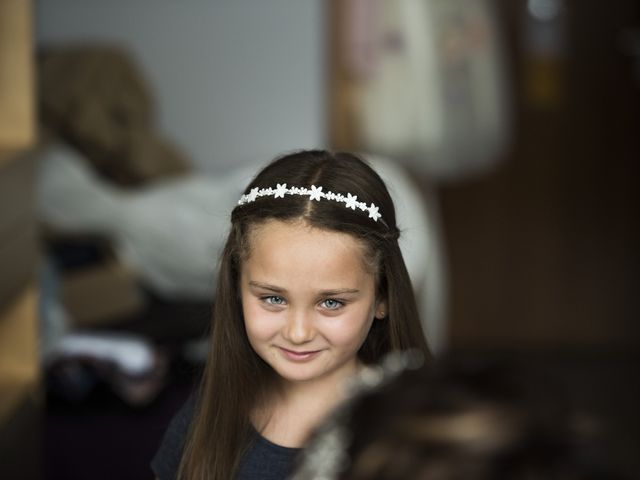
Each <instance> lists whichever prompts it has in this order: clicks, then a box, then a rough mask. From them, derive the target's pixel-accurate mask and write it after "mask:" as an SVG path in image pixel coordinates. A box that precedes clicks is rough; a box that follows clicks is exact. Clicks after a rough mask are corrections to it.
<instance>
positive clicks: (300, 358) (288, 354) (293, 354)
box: [278, 347, 322, 362]
mask: <svg viewBox="0 0 640 480" xmlns="http://www.w3.org/2000/svg"><path fill="white" fill-rule="evenodd" d="M278 348H279V350H280V352H282V355H283V356H284V357H285V358H286V359H287V360H291V361H293V362H307V361H309V360H312V359H313V358H315V357H317V356H318V355H319V354H320V352H321V351H322V350H308V351H303V352H299V351H295V350H289V349H287V348H283V347H278Z"/></svg>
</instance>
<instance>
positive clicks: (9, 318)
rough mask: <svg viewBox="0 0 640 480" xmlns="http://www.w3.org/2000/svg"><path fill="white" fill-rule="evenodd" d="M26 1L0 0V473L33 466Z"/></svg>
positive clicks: (32, 470)
mask: <svg viewBox="0 0 640 480" xmlns="http://www.w3.org/2000/svg"><path fill="white" fill-rule="evenodd" d="M31 9H32V3H31V2H30V1H28V0H0V451H1V452H2V458H3V460H2V461H0V478H39V473H40V472H39V471H38V469H39V463H40V462H39V455H40V450H39V444H40V441H39V432H40V424H41V411H42V407H41V404H42V402H41V400H40V393H39V392H40V389H39V376H40V375H39V370H40V369H39V358H38V337H37V330H38V328H37V327H38V322H37V306H38V288H37V281H36V278H35V265H36V256H37V255H36V238H35V237H36V234H35V225H36V222H35V208H34V198H33V197H34V195H33V186H34V173H35V169H34V165H33V163H32V161H30V160H29V158H28V155H27V151H28V149H29V148H31V147H32V146H33V145H34V143H35V138H36V129H35V120H34V117H35V111H34V110H35V109H34V104H35V95H34V71H33V70H34V69H33V53H32V52H33V40H32V39H33V35H32V11H31ZM5 455H6V457H5ZM8 458H10V459H11V460H10V461H5V459H8Z"/></svg>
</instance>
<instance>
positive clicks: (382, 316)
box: [378, 310, 386, 318]
mask: <svg viewBox="0 0 640 480" xmlns="http://www.w3.org/2000/svg"><path fill="white" fill-rule="evenodd" d="M385 315H386V312H385V311H384V310H380V311H379V312H378V318H384V316H385Z"/></svg>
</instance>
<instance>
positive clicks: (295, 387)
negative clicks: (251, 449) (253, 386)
mask: <svg viewBox="0 0 640 480" xmlns="http://www.w3.org/2000/svg"><path fill="white" fill-rule="evenodd" d="M358 369H359V366H358V368H357V369H354V372H353V374H355V373H356V372H357V370H358ZM349 378H350V377H349ZM347 381H348V378H344V377H340V378H337V379H335V378H333V379H332V378H326V379H323V380H322V381H320V380H315V381H311V382H287V381H283V382H282V383H281V384H280V386H279V387H280V388H278V390H277V391H275V392H274V393H273V395H272V396H271V398H270V399H269V401H268V402H267V403H266V404H265V405H264V406H263V407H262V408H258V409H256V410H255V412H254V415H253V423H254V426H255V427H256V429H257V430H258V431H259V432H260V433H261V434H262V435H263V436H264V437H265V438H267V439H268V440H269V441H271V442H273V443H275V444H278V445H281V446H285V447H301V446H302V445H303V444H304V442H305V441H306V439H307V437H308V436H309V434H310V433H311V431H312V430H313V429H314V428H315V427H317V426H318V425H319V424H320V423H321V422H322V421H323V420H324V418H325V417H326V416H327V415H328V414H329V413H330V412H331V410H333V409H334V408H335V407H336V406H337V405H338V404H339V403H340V402H342V401H343V400H344V398H345V390H346V389H345V387H346V382H347Z"/></svg>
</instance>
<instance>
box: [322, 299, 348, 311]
mask: <svg viewBox="0 0 640 480" xmlns="http://www.w3.org/2000/svg"><path fill="white" fill-rule="evenodd" d="M343 305H344V303H342V302H341V301H340V300H336V299H335V298H327V299H326V300H325V301H323V302H322V306H323V307H324V308H326V309H327V310H337V309H339V308H340V307H342V306H343Z"/></svg>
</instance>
